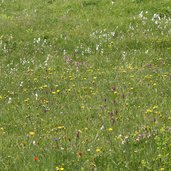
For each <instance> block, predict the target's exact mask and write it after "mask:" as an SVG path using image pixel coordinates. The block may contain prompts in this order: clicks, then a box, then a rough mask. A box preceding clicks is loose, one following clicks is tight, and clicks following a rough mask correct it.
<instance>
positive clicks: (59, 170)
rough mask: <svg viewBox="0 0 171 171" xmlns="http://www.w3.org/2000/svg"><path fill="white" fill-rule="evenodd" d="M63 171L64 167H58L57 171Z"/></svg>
mask: <svg viewBox="0 0 171 171" xmlns="http://www.w3.org/2000/svg"><path fill="white" fill-rule="evenodd" d="M62 170H64V168H63V167H58V166H56V171H62Z"/></svg>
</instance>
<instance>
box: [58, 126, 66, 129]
mask: <svg viewBox="0 0 171 171" xmlns="http://www.w3.org/2000/svg"><path fill="white" fill-rule="evenodd" d="M57 128H58V129H64V128H65V127H64V126H58V127H57Z"/></svg>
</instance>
